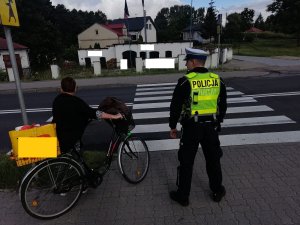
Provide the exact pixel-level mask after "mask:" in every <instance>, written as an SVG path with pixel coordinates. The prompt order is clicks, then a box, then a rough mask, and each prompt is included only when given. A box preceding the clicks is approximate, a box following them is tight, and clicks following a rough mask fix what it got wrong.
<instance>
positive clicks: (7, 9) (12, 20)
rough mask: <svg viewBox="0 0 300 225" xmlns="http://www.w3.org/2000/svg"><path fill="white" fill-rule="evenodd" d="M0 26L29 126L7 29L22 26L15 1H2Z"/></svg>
mask: <svg viewBox="0 0 300 225" xmlns="http://www.w3.org/2000/svg"><path fill="white" fill-rule="evenodd" d="M0 25H3V28H4V33H5V38H6V43H7V48H8V52H9V57H10V62H11V66H12V70H13V73H14V77H15V82H16V88H17V93H18V97H19V102H20V108H21V112H22V119H23V124H28V117H27V114H26V109H25V102H24V97H23V93H22V87H21V82H20V76H19V71H18V66H17V61H16V55H15V50H14V45H13V41H12V37H11V32H10V28H9V27H7V26H15V27H19V26H20V23H19V17H18V12H17V6H16V2H15V1H8V3H6V1H0Z"/></svg>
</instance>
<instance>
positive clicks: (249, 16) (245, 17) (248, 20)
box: [241, 8, 254, 32]
mask: <svg viewBox="0 0 300 225" xmlns="http://www.w3.org/2000/svg"><path fill="white" fill-rule="evenodd" d="M253 17H254V10H253V9H248V8H244V10H243V11H242V12H241V30H242V31H243V32H244V31H246V30H248V29H250V28H251V27H252V26H253Z"/></svg>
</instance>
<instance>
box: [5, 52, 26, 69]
mask: <svg viewBox="0 0 300 225" xmlns="http://www.w3.org/2000/svg"><path fill="white" fill-rule="evenodd" d="M15 54H16V55H17V54H18V55H20V59H21V65H22V68H23V69H27V68H30V63H29V56H28V51H27V50H25V49H24V50H18V49H16V50H15ZM3 55H9V52H8V50H7V51H6V50H0V69H2V70H5V64H4V61H3Z"/></svg>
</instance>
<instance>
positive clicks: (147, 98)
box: [134, 91, 253, 102]
mask: <svg viewBox="0 0 300 225" xmlns="http://www.w3.org/2000/svg"><path fill="white" fill-rule="evenodd" d="M149 93H151V94H149ZM161 94H171V95H166V96H155V97H138V98H134V102H141V101H155V100H163V99H172V94H173V92H170V91H157V92H143V93H140V92H138V93H136V96H141V95H161ZM227 95H228V96H232V95H243V93H242V92H240V91H232V92H227ZM248 98H249V97H248ZM252 99H253V98H252Z"/></svg>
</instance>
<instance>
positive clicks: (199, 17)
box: [193, 8, 205, 24]
mask: <svg viewBox="0 0 300 225" xmlns="http://www.w3.org/2000/svg"><path fill="white" fill-rule="evenodd" d="M204 18H205V8H199V9H197V10H195V11H194V13H193V24H203V23H204Z"/></svg>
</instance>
